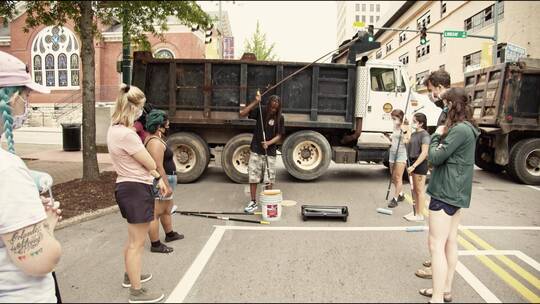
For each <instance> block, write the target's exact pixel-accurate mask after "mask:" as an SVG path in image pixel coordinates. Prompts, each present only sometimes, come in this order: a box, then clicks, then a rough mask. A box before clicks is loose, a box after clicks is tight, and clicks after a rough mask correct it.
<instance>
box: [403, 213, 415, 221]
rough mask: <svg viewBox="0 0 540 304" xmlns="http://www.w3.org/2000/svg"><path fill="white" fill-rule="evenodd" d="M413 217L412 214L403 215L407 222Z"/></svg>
mask: <svg viewBox="0 0 540 304" xmlns="http://www.w3.org/2000/svg"><path fill="white" fill-rule="evenodd" d="M413 216H414V212H409V213H407V214H406V215H404V216H403V218H404V219H406V220H407V219H408V218H411V217H413Z"/></svg>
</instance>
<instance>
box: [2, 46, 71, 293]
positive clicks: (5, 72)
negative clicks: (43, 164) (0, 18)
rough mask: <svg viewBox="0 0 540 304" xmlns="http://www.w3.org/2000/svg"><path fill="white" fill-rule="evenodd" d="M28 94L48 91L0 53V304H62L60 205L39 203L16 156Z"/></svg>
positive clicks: (15, 61)
mask: <svg viewBox="0 0 540 304" xmlns="http://www.w3.org/2000/svg"><path fill="white" fill-rule="evenodd" d="M30 91H37V92H41V93H48V92H49V90H48V89H47V88H45V87H43V86H41V85H38V84H36V83H34V82H33V81H32V78H31V77H30V74H29V73H28V69H27V67H26V65H25V64H24V63H23V62H22V61H20V60H19V59H17V58H16V57H14V56H12V55H10V54H7V53H5V52H1V51H0V136H5V138H6V141H7V151H6V150H4V149H2V148H1V147H0V282H2V287H1V289H2V292H0V302H1V303H4V302H6V303H7V302H37V303H43V302H48V303H50V302H60V301H61V299H60V297H59V293H58V289H57V286H56V284H55V279H54V274H53V272H54V268H55V267H56V265H57V264H58V262H59V260H60V256H61V246H60V243H59V242H58V241H57V240H56V239H55V237H54V228H55V226H56V224H57V222H58V221H59V220H60V218H61V217H60V210H59V209H58V205H59V204H58V202H54V203H53V202H52V201H51V200H50V199H46V198H44V197H41V198H40V195H39V191H38V187H36V182H35V181H34V178H33V173H32V172H31V171H30V170H28V168H27V167H26V165H25V163H24V162H23V161H22V159H21V158H20V157H18V156H17V155H15V140H14V134H13V130H15V129H18V128H20V127H22V125H23V124H24V122H25V121H26V118H27V117H28V101H27V100H28V94H29V93H30ZM44 186H47V185H45V184H44ZM49 186H50V185H49Z"/></svg>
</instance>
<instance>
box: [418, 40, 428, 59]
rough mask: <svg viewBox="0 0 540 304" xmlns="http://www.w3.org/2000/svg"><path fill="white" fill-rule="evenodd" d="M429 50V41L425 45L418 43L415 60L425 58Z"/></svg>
mask: <svg viewBox="0 0 540 304" xmlns="http://www.w3.org/2000/svg"><path fill="white" fill-rule="evenodd" d="M429 52H430V46H429V43H428V44H425V45H419V46H417V47H416V61H417V62H418V61H420V60H421V59H424V58H426V56H427V55H429Z"/></svg>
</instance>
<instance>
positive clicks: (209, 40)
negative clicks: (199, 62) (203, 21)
mask: <svg viewBox="0 0 540 304" xmlns="http://www.w3.org/2000/svg"><path fill="white" fill-rule="evenodd" d="M213 28H214V25H213V24H212V25H210V27H209V28H208V29H207V30H206V31H205V32H204V43H206V44H210V43H212V29H213Z"/></svg>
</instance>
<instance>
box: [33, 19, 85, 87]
mask: <svg viewBox="0 0 540 304" xmlns="http://www.w3.org/2000/svg"><path fill="white" fill-rule="evenodd" d="M79 51H80V49H79V42H78V40H77V37H76V36H75V34H73V32H72V31H71V30H70V29H68V28H66V27H61V26H49V27H46V28H44V29H43V30H42V31H41V32H39V33H38V34H37V35H36V37H35V38H34V41H33V43H32V52H31V53H32V58H33V59H32V65H33V67H32V72H33V78H34V81H35V82H36V83H39V84H44V85H45V86H47V87H50V88H53V89H54V88H56V89H71V90H72V89H79V85H80V82H79V71H80V65H79ZM42 59H43V60H44V61H43V62H42ZM43 78H45V83H43Z"/></svg>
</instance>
